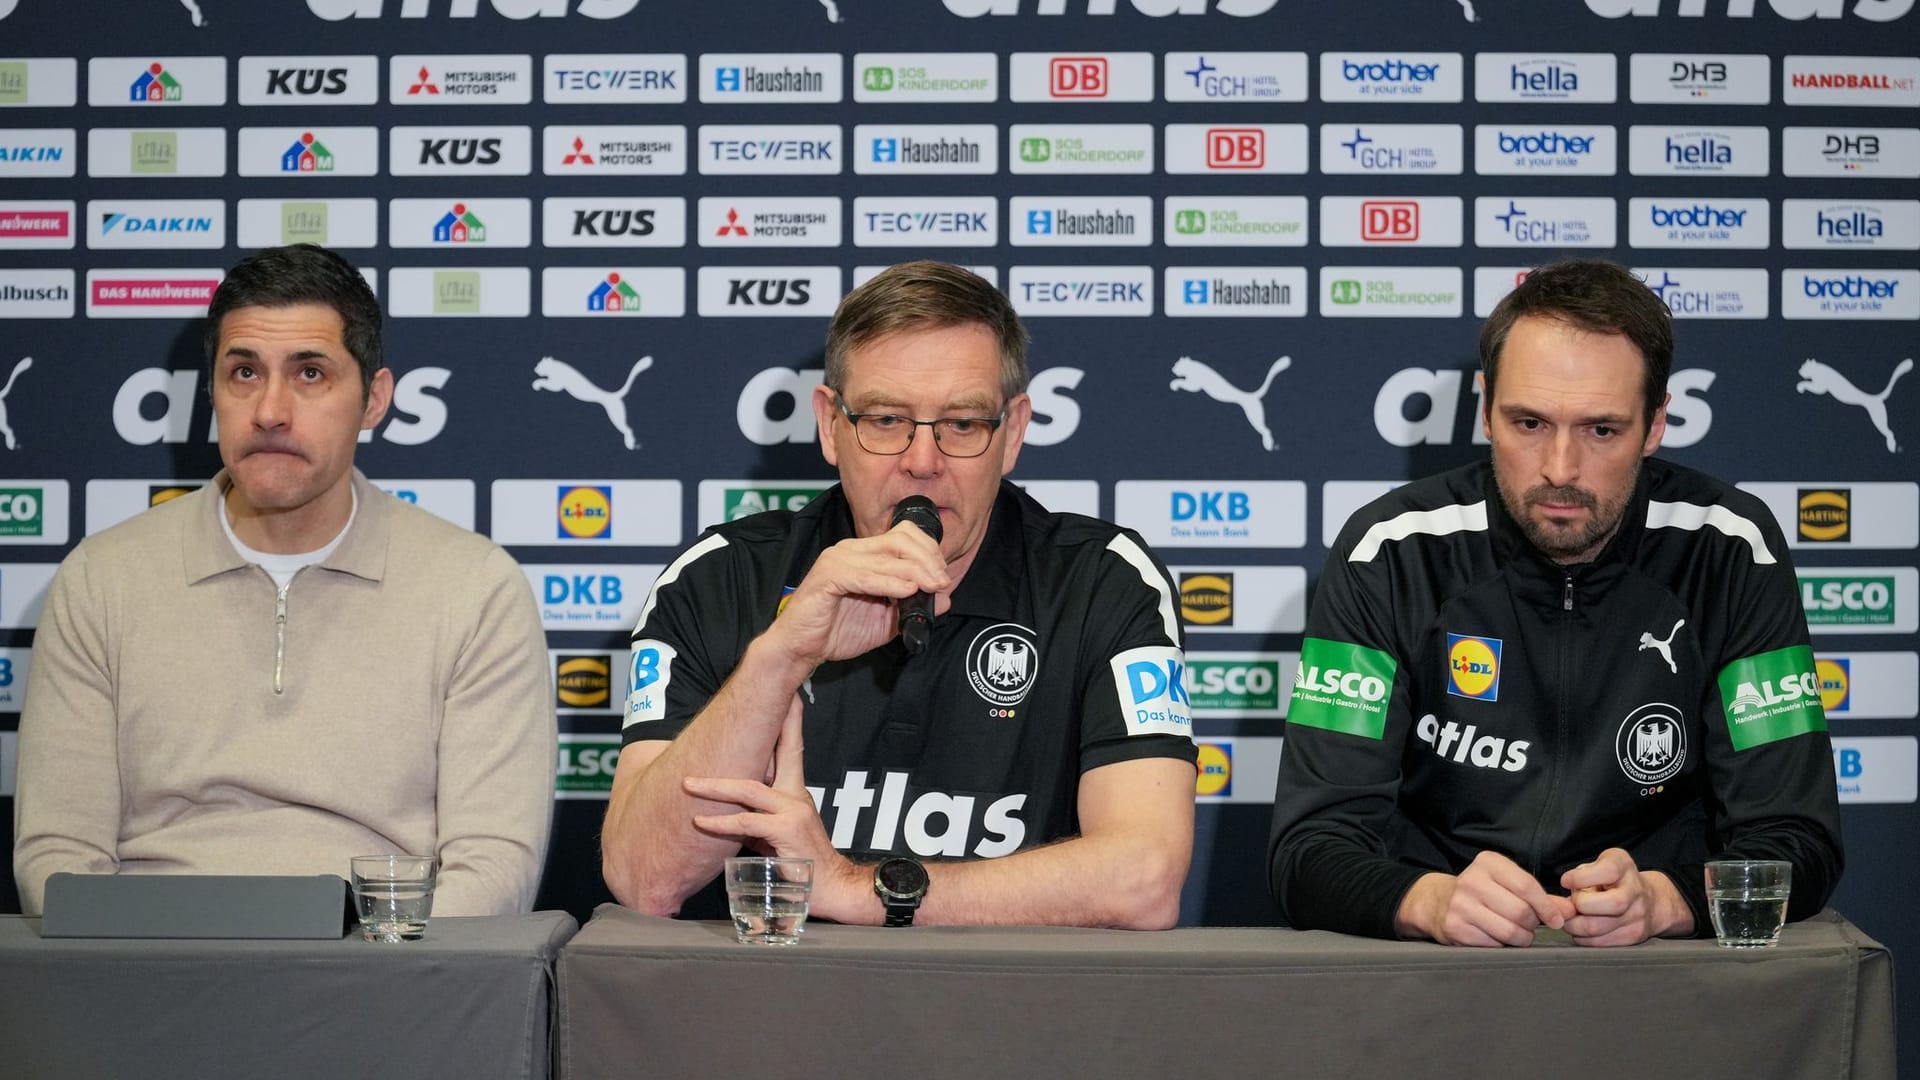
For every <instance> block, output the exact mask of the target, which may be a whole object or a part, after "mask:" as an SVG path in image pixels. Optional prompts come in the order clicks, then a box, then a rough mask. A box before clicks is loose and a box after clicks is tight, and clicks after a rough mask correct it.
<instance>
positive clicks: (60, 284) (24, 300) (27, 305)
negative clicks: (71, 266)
mask: <svg viewBox="0 0 1920 1080" xmlns="http://www.w3.org/2000/svg"><path fill="white" fill-rule="evenodd" d="M73 283H74V273H73V271H71V270H0V319H71V318H73V312H74V291H73Z"/></svg>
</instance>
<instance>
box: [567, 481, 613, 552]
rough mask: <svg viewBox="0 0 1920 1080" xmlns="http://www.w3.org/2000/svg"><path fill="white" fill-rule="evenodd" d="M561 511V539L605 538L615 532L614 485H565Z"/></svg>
mask: <svg viewBox="0 0 1920 1080" xmlns="http://www.w3.org/2000/svg"><path fill="white" fill-rule="evenodd" d="M559 514H560V535H559V538H560V539H562V540H604V539H606V538H607V537H609V536H612V535H613V488H611V487H590V486H587V485H584V484H583V485H580V486H577V487H570V486H564V485H563V486H562V487H561V488H560V508H559Z"/></svg>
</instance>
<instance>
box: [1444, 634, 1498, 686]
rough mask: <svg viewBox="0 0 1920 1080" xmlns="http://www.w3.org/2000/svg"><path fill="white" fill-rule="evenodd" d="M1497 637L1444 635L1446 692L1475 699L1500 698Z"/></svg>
mask: <svg viewBox="0 0 1920 1080" xmlns="http://www.w3.org/2000/svg"><path fill="white" fill-rule="evenodd" d="M1501 647H1502V642H1501V640H1500V639H1499V638H1490V637H1469V636H1467V635H1466V634H1448V635H1447V693H1449V694H1452V695H1453V696H1455V697H1463V698H1472V699H1473V700H1475V701H1498V700H1500V650H1501Z"/></svg>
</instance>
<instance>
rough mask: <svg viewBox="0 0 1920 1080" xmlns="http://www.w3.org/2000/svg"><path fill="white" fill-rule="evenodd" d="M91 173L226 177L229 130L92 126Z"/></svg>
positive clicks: (89, 142) (89, 144) (89, 137)
mask: <svg viewBox="0 0 1920 1080" xmlns="http://www.w3.org/2000/svg"><path fill="white" fill-rule="evenodd" d="M59 175H63V176H71V175H73V174H72V173H71V172H66V173H62V174H59ZM87 175H88V176H97V177H121V176H125V177H135V178H138V179H141V180H145V179H149V178H157V177H163V176H225V175H227V129H226V128H88V129H87Z"/></svg>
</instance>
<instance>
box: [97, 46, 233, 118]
mask: <svg viewBox="0 0 1920 1080" xmlns="http://www.w3.org/2000/svg"><path fill="white" fill-rule="evenodd" d="M226 103H227V58H226V57H224V56H160V57H155V56H95V57H90V58H89V59H88V60H87V104H89V105H91V106H93V107H95V108H101V107H109V106H116V105H120V106H129V107H138V108H147V109H152V108H166V107H172V106H180V105H225V104H226Z"/></svg>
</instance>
